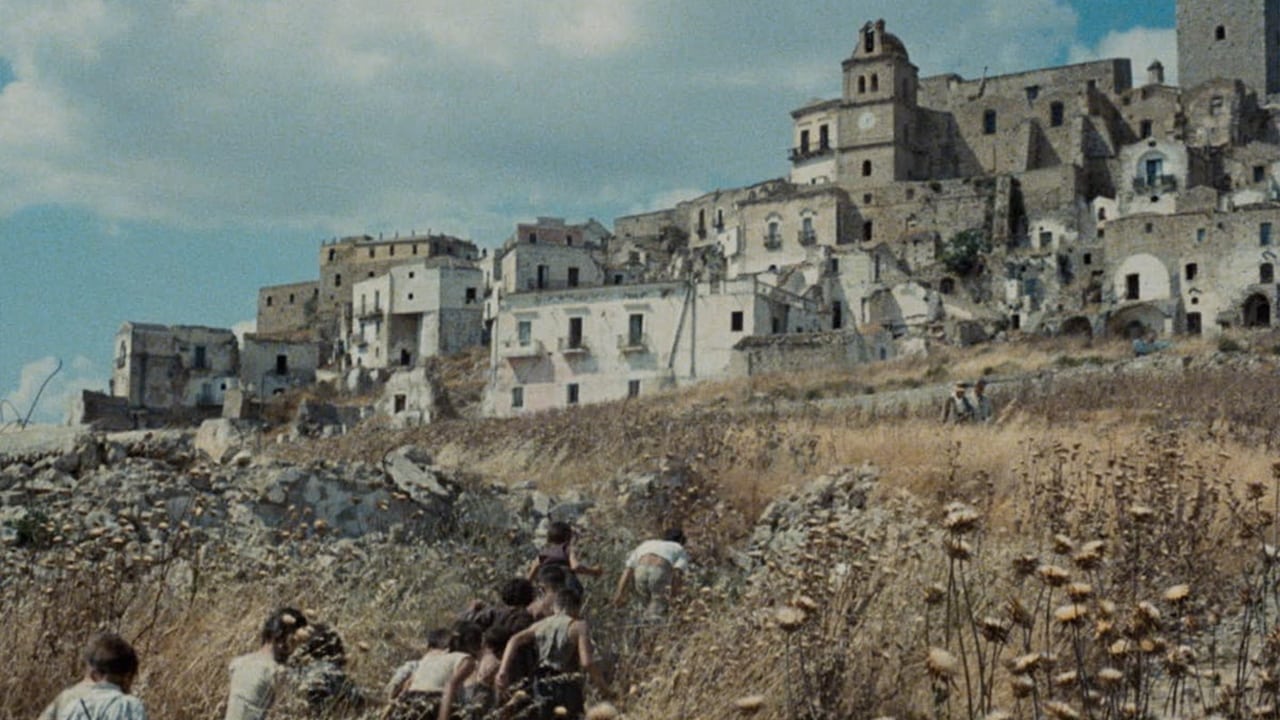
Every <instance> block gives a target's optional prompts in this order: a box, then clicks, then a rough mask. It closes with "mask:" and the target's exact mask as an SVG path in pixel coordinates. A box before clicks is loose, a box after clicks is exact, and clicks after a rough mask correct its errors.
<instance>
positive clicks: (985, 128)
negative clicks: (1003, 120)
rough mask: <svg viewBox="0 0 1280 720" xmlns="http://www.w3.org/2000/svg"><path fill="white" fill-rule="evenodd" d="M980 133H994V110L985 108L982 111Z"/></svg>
mask: <svg viewBox="0 0 1280 720" xmlns="http://www.w3.org/2000/svg"><path fill="white" fill-rule="evenodd" d="M982 134H983V135H995V134H996V111H995V110H987V111H985V112H983V113H982Z"/></svg>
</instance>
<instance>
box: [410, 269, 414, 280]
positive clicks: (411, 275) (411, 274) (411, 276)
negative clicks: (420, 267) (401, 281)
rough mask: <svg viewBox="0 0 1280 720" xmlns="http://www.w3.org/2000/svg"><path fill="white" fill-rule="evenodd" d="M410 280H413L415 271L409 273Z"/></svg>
mask: <svg viewBox="0 0 1280 720" xmlns="http://www.w3.org/2000/svg"><path fill="white" fill-rule="evenodd" d="M409 279H410V280H412V279H413V271H412V270H410V271H409Z"/></svg>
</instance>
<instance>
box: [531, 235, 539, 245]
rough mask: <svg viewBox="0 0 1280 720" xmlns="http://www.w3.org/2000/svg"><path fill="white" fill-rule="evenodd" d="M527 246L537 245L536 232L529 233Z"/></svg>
mask: <svg viewBox="0 0 1280 720" xmlns="http://www.w3.org/2000/svg"><path fill="white" fill-rule="evenodd" d="M529 244H530V245H537V244H538V233H536V232H531V233H529Z"/></svg>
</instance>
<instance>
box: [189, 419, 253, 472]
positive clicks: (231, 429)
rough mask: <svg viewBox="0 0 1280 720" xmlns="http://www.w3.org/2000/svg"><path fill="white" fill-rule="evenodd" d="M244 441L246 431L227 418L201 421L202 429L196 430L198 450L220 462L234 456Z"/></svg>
mask: <svg viewBox="0 0 1280 720" xmlns="http://www.w3.org/2000/svg"><path fill="white" fill-rule="evenodd" d="M244 443H245V437H244V433H243V432H241V430H240V428H239V427H237V426H236V424H235V423H234V422H232V421H231V420H228V419H226V418H217V419H214V420H205V421H204V422H203V423H200V430H199V431H198V432H196V442H195V447H196V451H197V452H200V453H203V454H204V455H206V456H208V458H209V459H210V460H212V461H213V462H216V463H219V464H222V463H225V462H227V461H228V460H230V459H231V458H232V457H234V456H235V454H236V453H237V452H239V451H240V449H241V447H243V445H244Z"/></svg>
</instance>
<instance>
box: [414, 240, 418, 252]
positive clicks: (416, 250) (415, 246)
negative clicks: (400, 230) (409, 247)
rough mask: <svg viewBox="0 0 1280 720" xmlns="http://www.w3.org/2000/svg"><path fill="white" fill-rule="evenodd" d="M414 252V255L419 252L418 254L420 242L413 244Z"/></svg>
mask: <svg viewBox="0 0 1280 720" xmlns="http://www.w3.org/2000/svg"><path fill="white" fill-rule="evenodd" d="M413 254H414V255H417V254H418V244H417V243H414V244H413Z"/></svg>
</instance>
